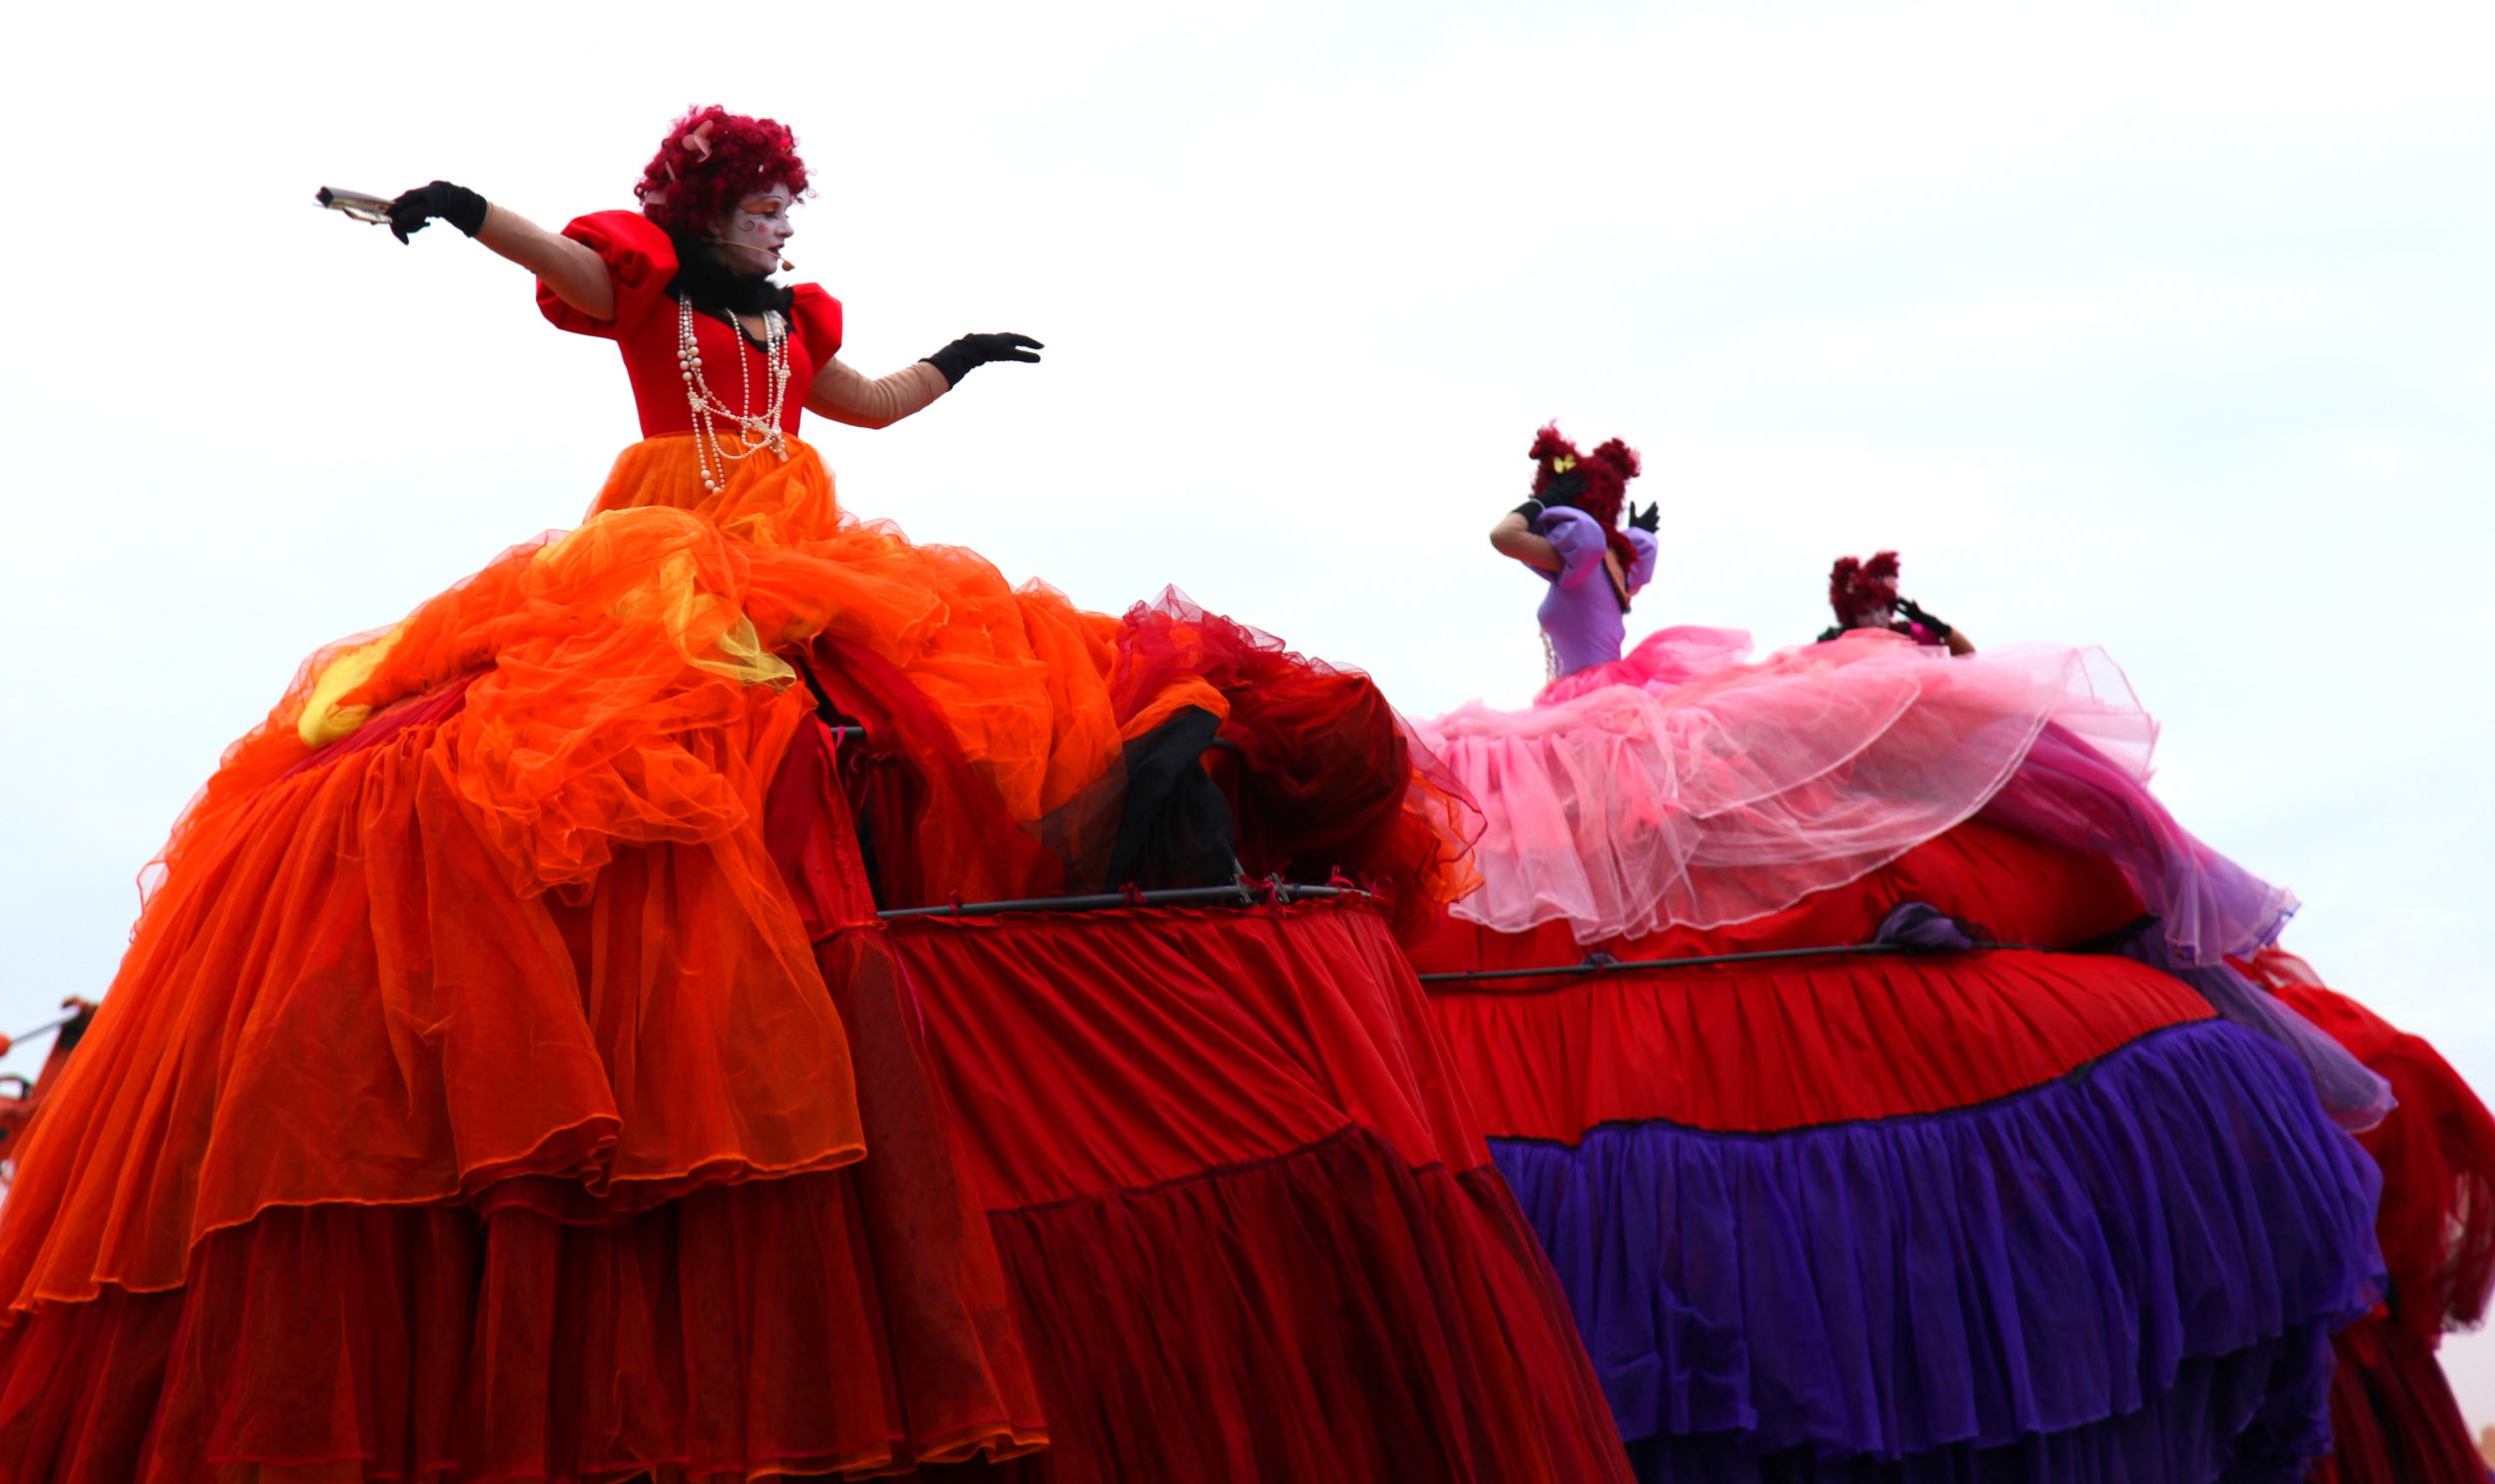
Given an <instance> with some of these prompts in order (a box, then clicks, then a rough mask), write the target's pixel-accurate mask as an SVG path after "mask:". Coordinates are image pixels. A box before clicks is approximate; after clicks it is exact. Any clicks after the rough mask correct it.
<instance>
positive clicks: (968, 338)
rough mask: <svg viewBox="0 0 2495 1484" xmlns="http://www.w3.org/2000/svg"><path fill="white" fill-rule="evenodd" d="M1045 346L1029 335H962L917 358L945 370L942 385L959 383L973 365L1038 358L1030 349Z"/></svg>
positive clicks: (1039, 348)
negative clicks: (950, 342) (942, 346)
mask: <svg viewBox="0 0 2495 1484" xmlns="http://www.w3.org/2000/svg"><path fill="white" fill-rule="evenodd" d="M1047 348H1048V347H1047V346H1045V345H1043V344H1041V343H1040V342H1039V341H1037V340H1034V339H1032V338H1031V337H1030V336H1029V335H1016V334H986V335H964V336H962V337H961V338H960V339H958V340H955V341H954V342H953V343H952V344H950V345H947V346H945V347H944V348H943V349H941V350H939V351H937V352H936V353H935V354H933V355H928V356H921V357H920V359H922V360H924V361H926V363H927V364H929V365H931V366H933V367H935V368H936V369H937V370H938V371H941V372H943V373H944V384H945V385H947V386H959V385H961V380H962V378H963V377H964V376H967V375H969V374H970V372H971V368H972V367H974V366H984V365H986V364H987V363H988V362H989V361H992V360H1027V361H1037V360H1038V359H1039V357H1038V356H1037V355H1034V354H1032V352H1033V351H1035V350H1045V349H1047Z"/></svg>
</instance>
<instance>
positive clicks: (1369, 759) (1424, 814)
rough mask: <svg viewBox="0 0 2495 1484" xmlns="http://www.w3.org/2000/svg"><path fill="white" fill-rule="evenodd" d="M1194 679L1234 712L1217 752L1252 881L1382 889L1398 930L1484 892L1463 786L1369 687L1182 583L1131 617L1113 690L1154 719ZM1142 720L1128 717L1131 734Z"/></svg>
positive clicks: (1139, 714)
mask: <svg viewBox="0 0 2495 1484" xmlns="http://www.w3.org/2000/svg"><path fill="white" fill-rule="evenodd" d="M1190 677H1192V678H1196V679H1199V680H1201V681H1203V682H1204V683H1205V684H1208V685H1210V686H1212V687H1213V688H1214V689H1216V690H1218V691H1219V692H1221V694H1222V698H1223V701H1224V702H1225V703H1226V704H1227V706H1228V708H1229V717H1228V718H1227V720H1226V721H1225V722H1224V723H1223V726H1222V730H1221V734H1220V742H1219V743H1218V746H1219V748H1220V750H1219V752H1217V753H1216V754H1215V756H1214V761H1215V764H1216V765H1217V766H1218V767H1219V769H1220V772H1221V776H1222V780H1223V783H1224V787H1225V791H1226V792H1227V793H1228V795H1229V797H1230V800H1231V807H1232V813H1233V816H1234V817H1235V819H1236V820H1237V823H1238V829H1239V853H1240V858H1241V861H1242V863H1243V864H1245V865H1246V867H1247V868H1248V873H1249V874H1251V875H1255V876H1266V875H1272V874H1276V873H1278V874H1280V875H1282V876H1283V877H1285V878H1286V879H1289V880H1294V881H1311V880H1314V881H1322V880H1325V879H1326V878H1327V876H1328V875H1329V874H1330V873H1332V872H1333V871H1336V870H1340V871H1344V872H1348V873H1350V874H1352V875H1354V876H1357V877H1360V878H1361V879H1363V880H1365V881H1367V882H1368V883H1370V884H1371V885H1374V886H1377V887H1379V888H1381V889H1382V890H1383V891H1384V893H1385V894H1386V895H1387V897H1388V898H1389V900H1390V901H1391V902H1393V903H1394V905H1395V907H1396V910H1397V919H1398V924H1399V925H1400V926H1405V927H1410V926H1412V925H1415V924H1417V923H1418V922H1419V921H1421V920H1423V919H1424V916H1425V914H1426V913H1427V912H1428V911H1429V910H1430V909H1431V908H1432V907H1433V906H1435V905H1439V904H1444V903H1450V902H1453V901H1455V900H1457V899H1459V898H1460V897H1462V896H1463V895H1464V894H1465V893H1466V892H1468V891H1470V890H1472V889H1473V888H1474V887H1475V886H1477V885H1479V884H1480V879H1481V878H1480V877H1479V876H1478V875H1477V874H1475V873H1474V871H1473V869H1472V866H1471V863H1470V861H1469V859H1468V857H1467V855H1466V847H1467V846H1468V845H1469V844H1470V842H1471V841H1472V840H1473V838H1474V837H1475V836H1477V835H1478V834H1480V832H1481V815H1480V812H1479V810H1477V809H1476V808H1475V807H1474V806H1473V801H1472V798H1471V796H1470V795H1468V794H1467V793H1466V792H1465V791H1464V787H1463V784H1461V783H1460V782H1458V781H1457V780H1456V777H1455V775H1454V774H1453V773H1452V772H1450V771H1448V770H1447V768H1446V766H1445V765H1444V764H1443V763H1441V762H1440V761H1439V760H1438V759H1437V758H1436V757H1435V756H1433V755H1431V753H1430V752H1429V750H1428V748H1426V747H1424V746H1422V745H1421V743H1420V741H1419V739H1418V738H1417V737H1416V736H1415V735H1414V733H1413V731H1412V729H1411V728H1410V727H1409V726H1407V725H1406V724H1405V723H1404V721H1403V719H1402V718H1401V717H1399V716H1397V715H1396V714H1395V711H1394V709H1393V708H1392V707H1390V706H1388V705H1387V704H1386V698H1385V696H1384V694H1383V693H1382V692H1380V691H1379V690H1378V689H1377V684H1376V682H1374V681H1372V680H1370V679H1369V678H1368V677H1367V676H1365V675H1363V674H1361V673H1360V672H1358V671H1356V670H1345V669H1341V668H1338V667H1336V666H1332V665H1328V664H1326V663H1325V662H1324V661H1322V660H1312V659H1309V658H1307V657H1305V656H1302V655H1298V654H1295V653H1293V652H1292V651H1291V650H1290V649H1289V648H1287V647H1286V646H1285V645H1284V644H1283V643H1282V642H1281V641H1280V640H1278V639H1276V638H1274V637H1273V636H1272V635H1270V634H1266V633H1264V632H1262V631H1260V630H1257V629H1251V628H1249V627H1248V626H1247V625H1245V624H1241V623H1237V622H1234V621H1233V620H1231V619H1227V618H1224V617H1223V616H1222V615H1220V614H1217V613H1209V612H1207V611H1206V610H1205V609H1203V608H1202V607H1200V606H1198V605H1197V604H1196V603H1194V602H1192V601H1190V600H1189V599H1188V598H1187V597H1186V596H1185V595H1183V594H1181V593H1179V592H1178V591H1177V590H1176V589H1170V590H1168V591H1165V592H1164V593H1163V594H1162V595H1161V597H1160V598H1159V599H1158V600H1157V601H1155V602H1153V603H1151V604H1138V605H1136V606H1135V607H1134V608H1133V609H1131V610H1129V611H1128V613H1127V616H1126V621H1125V626H1124V628H1123V629H1122V631H1121V632H1120V634H1119V639H1118V673H1117V679H1116V683H1115V688H1114V691H1115V695H1116V699H1117V704H1118V709H1119V714H1120V716H1121V717H1124V718H1132V719H1137V720H1143V719H1150V718H1152V717H1154V716H1156V715H1157V714H1159V712H1160V711H1166V709H1167V707H1168V706H1169V704H1170V701H1169V698H1172V697H1179V696H1184V695H1185V694H1186V693H1185V692H1184V690H1183V688H1182V686H1181V684H1180V683H1181V681H1182V680H1183V679H1185V678H1190ZM1135 727H1136V721H1130V722H1129V723H1128V729H1129V733H1130V735H1132V733H1133V732H1134V730H1135Z"/></svg>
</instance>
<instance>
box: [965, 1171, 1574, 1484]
mask: <svg viewBox="0 0 2495 1484" xmlns="http://www.w3.org/2000/svg"><path fill="white" fill-rule="evenodd" d="M994 1220H995V1228H996V1234H997V1244H998V1246H999V1247H1000V1249H1001V1250H1002V1251H1003V1252H1004V1255H1005V1261H1006V1265H1007V1267H1008V1269H1009V1270H1010V1271H1011V1273H1012V1274H1013V1279H1014V1288H1015V1293H1016V1295H1017V1297H1018V1299H1019V1300H1020V1304H1021V1313H1022V1318H1023V1327H1024V1329H1025V1331H1026V1332H1028V1333H1029V1334H1031V1335H1032V1336H1034V1344H1033V1361H1034V1363H1035V1365H1037V1367H1038V1368H1039V1372H1040V1375H1041V1385H1042V1390H1043V1394H1044V1396H1045V1398H1046V1402H1047V1410H1048V1415H1049V1418H1050V1420H1051V1432H1052V1440H1051V1444H1050V1447H1049V1450H1048V1452H1047V1453H1046V1454H1044V1455H1041V1456H1039V1457H1036V1458H1033V1459H1030V1460H1028V1461H1027V1462H1026V1463H1025V1464H1024V1465H1022V1466H1021V1468H1020V1469H1019V1470H1018V1471H1014V1472H1015V1473H1016V1476H1017V1477H1028V1478H1031V1479H1045V1480H1085V1481H1093V1480H1110V1479H1121V1480H1164V1479H1168V1480H1178V1479H1185V1480H1190V1481H1204V1484H1284V1481H1290V1484H1297V1481H1302V1480H1310V1479H1323V1480H1328V1481H1336V1484H1408V1481H1412V1480H1423V1479H1425V1480H1430V1481H1433V1484H1437V1481H1446V1484H1455V1481H1480V1484H1509V1481H1534V1480H1541V1481H1549V1484H1578V1481H1594V1480H1609V1479H1618V1478H1621V1477H1623V1466H1622V1460H1621V1456H1620V1449H1619V1444H1618V1442H1617V1441H1616V1439H1615V1438H1614V1436H1613V1433H1612V1430H1611V1419H1610V1418H1609V1416H1607V1415H1606V1414H1605V1413H1604V1411H1603V1406H1602V1401H1601V1397H1600V1395H1599V1393H1598V1392H1597V1391H1596V1390H1595V1388H1594V1385H1593V1381H1592V1378H1591V1377H1590V1376H1589V1375H1588V1374H1587V1373H1586V1368H1585V1360H1584V1358H1583V1356H1582V1355H1581V1354H1580V1353H1579V1352H1578V1349H1577V1346H1576V1342H1575V1339H1574V1337H1573V1335H1572V1333H1571V1332H1570V1329H1569V1326H1568V1316H1567V1313H1566V1311H1565V1309H1564V1308H1563V1307H1562V1306H1561V1304H1560V1302H1559V1299H1558V1294H1557V1291H1556V1290H1555V1289H1554V1288H1553V1287H1552V1286H1551V1283H1550V1279H1549V1276H1548V1273H1547V1269H1545V1268H1544V1267H1543V1264H1542V1260H1541V1257H1540V1254H1539V1253H1538V1252H1537V1251H1536V1250H1535V1248H1534V1245H1533V1238H1532V1237H1531V1235H1530V1234H1529V1233H1527V1232H1526V1230H1525V1228H1524V1224H1523V1221H1522V1219H1521V1218H1520V1217H1519V1216H1518V1214H1517V1212H1516V1208H1515V1204H1514V1202H1513V1200H1512V1199H1511V1198H1510V1197H1509V1195H1508V1194H1507V1192H1506V1190H1505V1189H1504V1188H1503V1187H1502V1186H1501V1185H1500V1184H1499V1181H1498V1177H1497V1176H1496V1175H1495V1174H1494V1173H1492V1172H1491V1171H1489V1170H1487V1169H1483V1170H1479V1171H1475V1172H1472V1173H1471V1174H1468V1175H1462V1176H1458V1175H1455V1174H1453V1173H1451V1172H1449V1171H1448V1170H1446V1169H1445V1167H1443V1166H1431V1167H1426V1168H1422V1169H1417V1170H1415V1169H1412V1168H1410V1167H1408V1166H1406V1165H1405V1164H1403V1162H1402V1160H1401V1158H1400V1157H1399V1156H1398V1155H1397V1154H1396V1153H1395V1151H1394V1150H1393V1149H1392V1148H1390V1147H1389V1146H1387V1145H1385V1144H1383V1143H1382V1142H1380V1141H1379V1140H1377V1139H1376V1138H1374V1137H1373V1136H1370V1135H1368V1134H1366V1133H1364V1132H1363V1131H1361V1130H1358V1129H1346V1130H1344V1131H1343V1132H1341V1133H1340V1134H1337V1135H1335V1136H1333V1137H1331V1138H1328V1139H1325V1140H1321V1141H1319V1142H1318V1143H1316V1144H1314V1145H1311V1146H1309V1147H1307V1148H1305V1149H1302V1150H1298V1151H1294V1152H1292V1153H1290V1154H1287V1155H1282V1156H1279V1157H1275V1158H1272V1159H1267V1160H1260V1161H1256V1162H1253V1163H1251V1164H1248V1165H1243V1166H1233V1167H1228V1168H1224V1169H1218V1170H1211V1171H1207V1172H1204V1173H1202V1174H1200V1175H1197V1176H1194V1177H1189V1178H1185V1179H1181V1180H1175V1181H1171V1182H1168V1183H1166V1184H1163V1185H1161V1186H1157V1187H1154V1188H1151V1189H1147V1190H1140V1191H1117V1192H1102V1193H1098V1194H1094V1195H1091V1196H1086V1197H1082V1198H1079V1199H1074V1200H1068V1201H1061V1202H1055V1203H1051V1204H1048V1205H1045V1206H1040V1207H1034V1208H1029V1209H1025V1210H1020V1211H1010V1212H999V1213H997V1214H996V1216H995V1219H994Z"/></svg>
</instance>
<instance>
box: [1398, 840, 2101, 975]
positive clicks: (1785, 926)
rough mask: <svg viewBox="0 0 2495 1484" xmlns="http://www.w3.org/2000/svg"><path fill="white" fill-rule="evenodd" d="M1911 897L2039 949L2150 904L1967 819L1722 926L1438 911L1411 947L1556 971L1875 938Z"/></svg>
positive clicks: (1480, 962)
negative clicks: (1481, 917)
mask: <svg viewBox="0 0 2495 1484" xmlns="http://www.w3.org/2000/svg"><path fill="white" fill-rule="evenodd" d="M1906 902H1929V903H1931V904H1933V905H1935V906H1938V907H1940V908H1941V909H1943V910H1944V911H1947V912H1948V913H1950V914H1951V915H1952V916H1955V917H1957V918H1959V919H1961V920H1962V921H1964V922H1966V923H1968V924H1969V925H1970V926H1972V927H1973V928H1975V929H1976V930H1977V933H1978V935H1979V936H1981V937H1983V938H1985V939H1987V940H1988V941H1991V942H1996V943H2025V944H2031V945H2034V946H2036V947H2040V948H2068V947H2072V946H2075V945H2077V944H2081V943H2086V942H2089V941H2091V940H2093V939H2097V938H2101V937H2105V936H2107V935H2109V934H2112V933H2117V932H2120V931H2122V930H2123V929H2124V928H2127V927H2129V926H2131V925H2132V924H2134V923H2135V922H2137V921H2138V920H2139V918H2140V917H2141V915H2142V913H2143V912H2144V911H2145V910H2146V909H2145V908H2144V907H2143V906H2142V905H2141V901H2140V897H2139V895H2138V894H2137V893H2136V892H2134V891H2133V890H2132V888H2131V886H2130V884H2129V883H2128V882H2127V881H2126V880H2125V879H2124V877H2123V873H2122V871H2121V870H2120V869H2119V868H2118V867H2117V866H2115V865H2114V863H2113V862H2111V861H2109V860H2107V859H2105V858H2104V857H2103V856H2096V855H2081V854H2077V853H2074V852H2072V851H2069V850H2064V849H2060V848H2058V847H2056V846H2053V845H2049V844H2046V843H2044V842H2043V841H2041V840H2039V839H2036V838H2035V837H2034V836H2032V835H2028V834H2024V833H2021V832H2020V831H2018V830H2016V829H2011V828H2008V827H2006V826H2004V825H2000V824H1995V823H1992V822H1990V821H1989V820H1984V819H1970V820H1968V821H1967V822H1966V823H1964V824H1961V825H1959V826H1958V827H1957V828H1955V829H1952V830H1949V831H1948V832H1947V833H1944V834H1942V835H1939V836H1937V837H1936V838H1933V839H1931V840H1927V841H1925V842H1924V843H1922V844H1920V845H1917V846H1915V847H1914V848H1913V849H1911V850H1908V851H1907V852H1905V853H1904V854H1903V855H1901V856H1899V857H1898V858H1897V859H1895V860H1893V861H1891V862H1889V863H1888V864H1887V865H1884V866H1882V867H1880V868H1879V869H1878V870H1875V871H1872V872H1870V873H1869V874H1867V875H1865V876H1863V877H1861V878H1860V879H1859V880H1856V881H1853V882H1850V883H1848V884H1847V885H1845V886H1843V887H1841V888H1838V889H1836V890H1832V891H1821V892H1817V893H1814V894H1813V895H1810V896H1807V897H1804V898H1803V899H1802V900H1800V901H1798V902H1795V903H1794V904H1793V905H1792V906H1789V907H1787V908H1785V909H1784V910H1782V911H1780V912H1776V913H1773V914H1771V915H1769V916H1765V917H1757V918H1752V919H1751V920H1749V921H1747V922H1740V923H1734V924H1732V925H1730V926H1726V927H1714V928H1692V927H1673V928H1666V929H1664V930H1663V931H1661V932H1653V933H1647V934H1645V935H1644V936H1641V937H1634V938H1608V939H1604V940H1601V941H1598V942H1595V943H1591V944H1588V943H1580V942H1578V941H1577V938H1576V935H1575V933H1574V932H1573V931H1572V930H1571V928H1570V925H1569V924H1567V923H1565V922H1546V923H1543V924H1541V925H1540V926H1538V927H1534V928H1530V929H1527V930H1525V931H1523V932H1512V933H1511V932H1499V931H1497V930H1495V929H1492V928H1488V927H1484V926H1482V925H1481V924H1480V923H1478V922H1473V921H1469V920H1467V919H1465V918H1463V917H1460V916H1457V915H1456V914H1454V913H1452V912H1442V913H1437V914H1435V915H1434V920H1432V921H1430V922H1429V923H1428V924H1427V925H1426V927H1425V929H1424V930H1423V931H1422V932H1421V933H1420V934H1419V935H1417V936H1416V937H1414V938H1412V939H1411V940H1409V941H1408V942H1407V944H1406V947H1407V949H1408V951H1409V952H1410V954H1411V957H1412V961H1413V965H1414V966H1415V967H1416V968H1418V969H1419V970H1420V971H1421V972H1423V973H1438V972H1449V973H1454V972H1467V971H1472V970H1507V969H1529V968H1540V967H1544V966H1553V967H1556V966H1563V965H1567V964H1573V963H1577V962H1579V961H1580V960H1582V959H1583V958H1584V957H1585V956H1586V955H1587V954H1588V953H1589V952H1603V953H1609V954H1610V955H1611V956H1612V957H1614V958H1619V959H1638V958H1690V957H1697V956H1700V955H1706V954H1719V953H1749V952H1757V951H1761V950H1766V949H1778V948H1812V947H1828V946H1835V945H1842V944H1850V943H1867V942H1870V941H1871V940H1872V939H1873V938H1874V937H1876V936H1877V935H1878V933H1879V930H1880V924H1881V923H1882V922H1883V921H1884V920H1885V919H1886V918H1887V916H1888V914H1889V913H1890V912H1892V911H1894V910H1895V909H1896V908H1897V907H1898V906H1899V905H1901V904H1903V903H1906ZM1555 982H1557V981H1554V980H1536V979H1504V980H1495V981H1491V982H1488V983H1484V984H1477V985H1471V986H1467V987H1466V988H1465V989H1464V991H1463V992H1465V993H1480V994H1496V993H1500V992H1503V991H1504V992H1509V993H1526V992H1530V991H1532V990H1536V989H1540V988H1545V987H1548V986H1549V985H1550V984H1552V983H1555Z"/></svg>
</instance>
